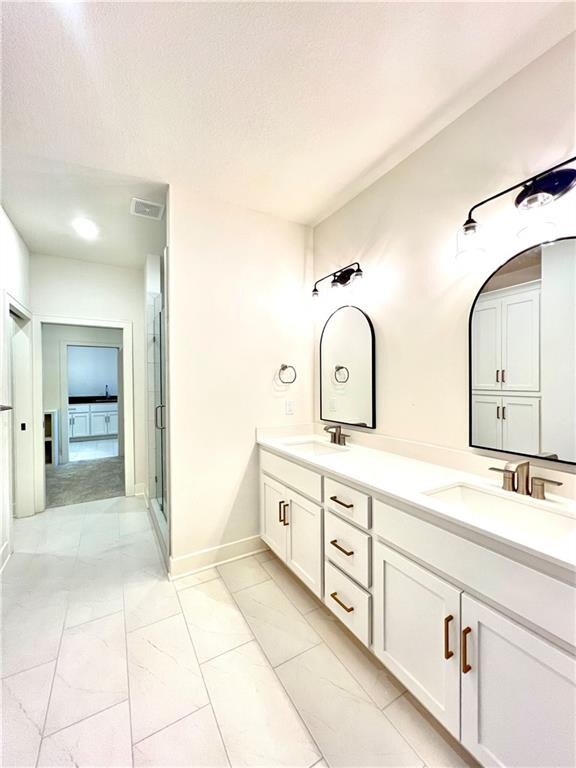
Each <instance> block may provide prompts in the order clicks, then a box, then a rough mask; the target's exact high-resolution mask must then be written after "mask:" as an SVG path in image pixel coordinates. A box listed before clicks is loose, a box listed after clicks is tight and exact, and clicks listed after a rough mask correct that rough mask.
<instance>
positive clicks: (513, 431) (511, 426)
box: [502, 397, 540, 454]
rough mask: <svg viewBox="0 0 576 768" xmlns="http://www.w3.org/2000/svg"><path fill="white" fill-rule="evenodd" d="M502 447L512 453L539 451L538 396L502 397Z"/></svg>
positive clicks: (536, 452) (535, 452)
mask: <svg viewBox="0 0 576 768" xmlns="http://www.w3.org/2000/svg"><path fill="white" fill-rule="evenodd" d="M502 448H503V450H505V451H512V452H513V453H534V454H538V453H540V398H539V397H503V398H502Z"/></svg>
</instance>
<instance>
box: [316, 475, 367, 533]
mask: <svg viewBox="0 0 576 768" xmlns="http://www.w3.org/2000/svg"><path fill="white" fill-rule="evenodd" d="M324 499H325V501H324V504H325V506H326V507H328V509H331V510H333V511H334V512H336V513H337V514H339V515H342V517H347V518H348V519H349V520H352V522H354V523H357V524H358V525H361V526H362V527H363V528H370V496H367V495H366V494H365V493H362V492H361V491H357V490H355V489H354V488H350V486H348V485H344V483H339V482H338V481H337V480H332V479H330V478H329V477H327V478H325V480H324Z"/></svg>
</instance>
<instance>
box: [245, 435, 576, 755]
mask: <svg viewBox="0 0 576 768" xmlns="http://www.w3.org/2000/svg"><path fill="white" fill-rule="evenodd" d="M258 442H259V446H260V488H261V537H262V539H263V540H264V541H265V542H266V544H267V545H268V546H269V547H270V548H271V549H272V551H273V552H274V553H275V554H276V555H277V556H278V557H279V558H280V559H281V560H283V561H284V562H285V563H286V565H287V566H288V567H289V568H290V569H291V570H292V571H293V573H294V574H295V575H296V576H298V578H300V579H301V580H302V582H303V583H304V584H305V585H306V586H307V587H308V588H309V589H310V590H311V591H312V592H313V593H314V594H315V595H316V596H317V597H318V598H320V599H321V600H323V602H324V603H325V604H326V606H327V607H328V608H329V609H330V610H331V611H332V612H333V613H334V614H335V615H336V616H337V617H338V618H339V619H340V621H342V623H343V624H345V625H346V627H347V628H348V629H349V630H350V632H352V633H353V634H354V635H356V637H357V638H358V639H359V640H360V641H361V642H362V643H363V644H364V645H365V646H366V647H367V648H369V649H370V650H371V651H372V653H374V654H375V655H376V656H377V657H378V658H379V659H380V660H381V661H382V662H383V664H384V665H385V666H386V667H387V668H388V669H389V670H390V671H391V672H392V673H393V674H394V675H395V676H396V677H397V678H398V679H399V680H400V681H401V682H402V683H403V684H404V685H405V686H406V688H407V689H408V690H409V691H410V692H411V693H412V694H413V695H414V696H415V697H416V698H418V699H419V700H420V701H421V702H422V704H423V705H424V706H425V707H426V708H427V709H428V710H429V711H430V712H431V713H432V714H433V715H434V716H435V717H436V718H437V720H438V721H439V722H440V723H442V725H444V726H445V727H446V728H447V729H448V730H449V731H450V733H452V734H453V735H454V736H455V737H456V738H457V739H459V740H460V741H461V742H462V744H463V745H464V746H465V747H466V748H467V749H468V750H469V751H470V752H471V753H472V754H473V755H474V756H475V757H476V758H477V759H478V760H479V761H480V763H482V764H483V765H485V766H493V765H494V766H527V765H531V766H542V767H543V768H544V767H546V768H548V767H549V766H572V765H574V764H576V745H575V744H574V738H573V732H574V723H575V722H576V657H575V654H576V611H575V608H576V578H575V575H576V504H574V503H573V502H570V501H569V500H566V499H561V498H559V497H551V498H549V499H548V500H547V501H535V500H534V499H531V498H528V497H522V496H519V495H518V494H516V493H510V492H505V491H502V490H501V489H500V488H499V486H498V478H495V480H494V482H489V481H487V480H485V479H484V478H480V477H477V476H471V475H468V474H465V473H462V472H459V471H455V470H452V469H449V468H446V467H441V466H437V465H433V464H428V463H426V462H421V461H415V460H412V459H406V458H403V457H401V456H398V455H395V454H390V453H385V452H383V451H377V450H372V449H367V448H363V447H360V446H356V445H353V446H346V447H340V446H336V445H331V444H330V443H329V442H328V441H327V440H326V439H324V438H321V437H319V436H314V435H312V436H310V435H308V436H300V437H290V438H269V437H260V438H259V441H258Z"/></svg>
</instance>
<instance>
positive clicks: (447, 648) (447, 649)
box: [444, 614, 454, 659]
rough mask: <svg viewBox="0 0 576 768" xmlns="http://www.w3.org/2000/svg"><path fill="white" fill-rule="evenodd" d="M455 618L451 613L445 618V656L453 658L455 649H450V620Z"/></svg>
mask: <svg viewBox="0 0 576 768" xmlns="http://www.w3.org/2000/svg"><path fill="white" fill-rule="evenodd" d="M453 620H454V616H452V614H450V615H449V616H446V618H445V619H444V658H445V659H451V658H452V656H454V651H451V650H450V622H451V621H453Z"/></svg>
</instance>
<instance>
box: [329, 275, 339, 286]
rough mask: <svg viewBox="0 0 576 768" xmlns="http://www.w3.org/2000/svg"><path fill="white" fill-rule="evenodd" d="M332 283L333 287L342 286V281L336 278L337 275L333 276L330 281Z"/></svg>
mask: <svg viewBox="0 0 576 768" xmlns="http://www.w3.org/2000/svg"><path fill="white" fill-rule="evenodd" d="M330 285H331V287H332V288H340V283H339V282H338V280H336V278H335V277H333V278H332V282H331V283H330Z"/></svg>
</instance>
